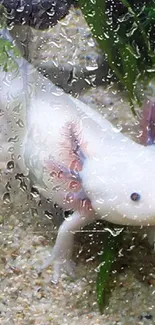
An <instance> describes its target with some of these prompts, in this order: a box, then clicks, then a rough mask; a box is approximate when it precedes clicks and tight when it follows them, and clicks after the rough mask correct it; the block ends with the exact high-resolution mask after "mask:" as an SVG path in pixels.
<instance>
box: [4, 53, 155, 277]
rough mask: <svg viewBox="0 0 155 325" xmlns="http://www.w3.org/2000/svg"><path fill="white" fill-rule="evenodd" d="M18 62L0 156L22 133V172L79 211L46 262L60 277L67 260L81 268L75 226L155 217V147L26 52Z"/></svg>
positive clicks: (17, 150) (17, 147) (7, 94)
mask: <svg viewBox="0 0 155 325" xmlns="http://www.w3.org/2000/svg"><path fill="white" fill-rule="evenodd" d="M16 62H17V64H18V68H17V69H14V70H13V71H11V72H10V71H8V72H5V71H3V68H2V67H1V71H0V80H1V82H0V84H1V86H0V109H1V111H3V115H4V116H3V117H4V118H5V123H4V120H3V123H2V125H1V138H0V141H1V146H2V147H3V149H4V150H3V152H2V153H1V156H0V159H1V162H0V163H1V165H3V163H5V159H6V157H7V154H8V152H7V145H8V142H7V140H8V139H9V138H10V137H11V138H12V139H13V138H14V137H18V141H13V142H12V144H13V145H14V157H15V158H14V159H15V161H16V163H17V164H18V166H19V167H20V169H21V172H23V173H24V174H25V175H33V179H34V185H35V186H36V187H37V188H38V190H39V192H40V193H41V194H42V195H43V196H44V197H45V198H50V199H51V200H52V201H53V202H56V203H57V204H58V205H59V206H61V207H62V208H63V209H64V210H71V211H73V213H72V214H70V216H69V218H66V219H65V220H64V221H63V223H62V225H61V226H60V228H59V231H58V235H57V239H56V243H55V246H54V248H53V250H52V252H51V255H50V257H49V259H48V261H47V263H45V264H46V266H47V265H49V264H50V263H53V265H54V277H53V279H54V281H55V282H57V280H58V278H59V275H60V271H61V270H62V269H63V268H64V269H65V270H66V271H67V272H68V273H69V274H72V272H73V266H72V261H71V256H72V249H73V239H74V232H76V231H77V230H80V229H81V227H84V226H85V225H87V224H89V223H91V222H94V221H95V220H97V219H100V220H107V221H109V222H112V223H115V224H119V225H131V226H133V225H134V226H136V225H137V226H144V225H145V226H151V225H152V226H153V225H155V169H154V162H155V148H154V146H143V145H141V144H138V143H136V142H134V141H133V140H131V139H129V138H128V137H126V136H125V135H123V134H122V133H121V132H119V131H118V130H117V129H116V128H115V127H114V126H113V125H112V124H111V123H110V122H109V121H107V120H106V119H105V118H104V117H103V116H102V115H101V114H100V113H99V112H97V111H96V110H94V109H92V108H91V107H89V106H87V105H86V104H84V103H82V102H81V101H80V100H78V99H76V98H73V97H72V96H70V95H67V94H65V93H64V92H63V90H62V89H60V88H57V87H56V86H55V85H53V84H52V82H51V81H50V80H49V79H48V78H46V77H45V76H43V75H42V74H41V73H40V72H39V71H38V70H37V69H36V68H34V67H33V66H32V65H31V64H29V63H28V62H27V61H25V60H24V59H23V58H19V59H18V60H17V61H16ZM17 108H18V109H17ZM19 118H20V120H22V127H21V123H19ZM4 165H5V164H4Z"/></svg>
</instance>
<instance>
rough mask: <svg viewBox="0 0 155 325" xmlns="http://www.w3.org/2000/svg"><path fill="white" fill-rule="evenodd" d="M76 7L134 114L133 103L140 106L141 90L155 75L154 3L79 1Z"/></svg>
mask: <svg viewBox="0 0 155 325" xmlns="http://www.w3.org/2000/svg"><path fill="white" fill-rule="evenodd" d="M79 4H80V7H81V10H82V12H83V15H84V17H85V19H86V21H87V23H88V25H89V27H90V29H91V31H92V34H93V36H94V37H95V39H96V40H97V42H98V44H99V46H100V48H101V49H102V51H103V52H104V53H105V54H106V58H107V61H108V64H109V67H110V69H111V72H112V74H114V75H115V76H116V78H117V80H118V81H119V82H120V83H121V85H122V86H123V87H124V88H125V89H126V90H127V93H128V96H129V100H130V103H131V108H132V111H133V113H135V111H134V103H135V100H136V102H138V103H139V104H141V103H142V101H143V96H144V88H145V87H147V83H148V82H149V81H150V80H151V79H152V78H154V73H155V53H154V50H155V43H154V36H155V24H154V19H155V1H149V0H148V1H144V0H139V1H136V0H120V1H118V0H117V1H112V0H111V1H110V0H79ZM137 85H140V87H138V86H137ZM140 88H141V89H140Z"/></svg>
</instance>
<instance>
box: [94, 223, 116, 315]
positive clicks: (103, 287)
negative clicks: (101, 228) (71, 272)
mask: <svg viewBox="0 0 155 325" xmlns="http://www.w3.org/2000/svg"><path fill="white" fill-rule="evenodd" d="M121 233H122V229H121ZM121 233H119V235H117V236H114V235H112V234H111V233H110V232H109V231H108V232H105V233H104V248H103V252H102V255H101V257H100V265H99V267H98V269H99V271H98V274H97V280H96V295H97V303H98V306H99V310H100V312H101V313H102V312H103V308H104V306H105V305H106V303H107V300H108V299H107V295H108V289H109V280H110V271H111V269H112V265H113V263H114V262H115V260H116V257H117V252H118V248H119V245H120V241H121V238H122V234H121Z"/></svg>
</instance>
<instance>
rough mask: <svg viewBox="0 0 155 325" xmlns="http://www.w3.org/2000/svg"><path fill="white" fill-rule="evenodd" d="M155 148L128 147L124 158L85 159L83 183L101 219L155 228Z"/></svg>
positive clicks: (115, 156) (136, 145)
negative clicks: (131, 148)
mask: <svg viewBox="0 0 155 325" xmlns="http://www.w3.org/2000/svg"><path fill="white" fill-rule="evenodd" d="M128 149H129V152H128ZM152 149H153V150H152ZM154 149H155V148H152V147H143V146H142V145H140V144H136V143H135V148H134V146H133V150H130V148H128V147H127V148H126V149H125V152H124V153H123V154H122V155H121V154H118V155H114V156H110V155H109V156H106V157H103V155H102V156H100V157H98V159H97V158H96V157H92V158H88V159H86V161H85V163H84V165H83V170H82V171H81V179H82V184H83V188H84V191H85V193H86V195H87V196H88V197H89V199H90V201H91V205H92V207H93V209H94V210H95V211H96V213H97V214H98V215H99V216H100V218H101V219H105V220H108V221H110V222H113V223H117V224H122V225H123V224H128V225H155V170H154V167H152V166H154V161H155V152H154Z"/></svg>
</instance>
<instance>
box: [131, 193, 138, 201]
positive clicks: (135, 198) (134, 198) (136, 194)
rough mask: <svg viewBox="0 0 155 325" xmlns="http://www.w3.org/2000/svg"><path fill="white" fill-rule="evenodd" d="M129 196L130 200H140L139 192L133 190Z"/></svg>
mask: <svg viewBox="0 0 155 325" xmlns="http://www.w3.org/2000/svg"><path fill="white" fill-rule="evenodd" d="M130 198H131V200H132V201H139V200H140V194H138V193H136V192H134V193H132V194H131V196H130Z"/></svg>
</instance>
